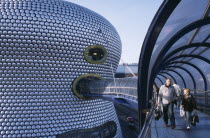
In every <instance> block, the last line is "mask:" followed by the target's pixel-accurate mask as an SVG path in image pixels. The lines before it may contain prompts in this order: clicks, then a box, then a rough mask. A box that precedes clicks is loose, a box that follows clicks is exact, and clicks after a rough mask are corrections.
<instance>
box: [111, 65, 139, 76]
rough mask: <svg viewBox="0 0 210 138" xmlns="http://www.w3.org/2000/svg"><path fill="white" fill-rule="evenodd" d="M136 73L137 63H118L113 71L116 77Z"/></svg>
mask: <svg viewBox="0 0 210 138" xmlns="http://www.w3.org/2000/svg"><path fill="white" fill-rule="evenodd" d="M133 74H134V75H136V76H137V75H138V63H132V64H119V65H118V67H117V71H116V73H115V77H116V78H124V77H133V76H134V75H133Z"/></svg>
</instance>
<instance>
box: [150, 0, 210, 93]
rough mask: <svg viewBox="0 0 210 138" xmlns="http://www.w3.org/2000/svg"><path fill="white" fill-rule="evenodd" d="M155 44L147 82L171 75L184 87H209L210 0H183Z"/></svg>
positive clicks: (159, 81) (209, 88) (161, 81)
mask: <svg viewBox="0 0 210 138" xmlns="http://www.w3.org/2000/svg"><path fill="white" fill-rule="evenodd" d="M163 6H164V5H163ZM153 22H154V21H153ZM156 26H158V24H156ZM148 45H149V44H147V46H148ZM153 47H154V48H153V50H152V55H151V59H150V61H149V67H148V82H149V80H150V82H151V80H155V82H156V83H157V85H158V86H160V85H162V84H163V83H164V82H165V78H171V79H172V81H176V82H177V83H178V84H179V85H180V86H181V87H182V88H185V87H186V88H190V89H192V90H194V89H197V90H205V91H207V90H210V0H202V1H200V0H182V1H180V2H179V3H178V5H177V6H176V7H175V9H174V10H173V12H172V13H171V14H170V16H169V17H168V19H167V21H166V22H165V24H164V25H163V27H162V29H161V31H160V33H159V35H158V37H157V41H156V43H155V45H154V46H153ZM153 76H156V78H155V77H154V78H153ZM151 78H153V79H151ZM148 86H149V85H148Z"/></svg>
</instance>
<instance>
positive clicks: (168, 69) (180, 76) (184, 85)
mask: <svg viewBox="0 0 210 138" xmlns="http://www.w3.org/2000/svg"><path fill="white" fill-rule="evenodd" d="M165 70H168V71H171V72H174V73H176V74H177V75H178V76H179V77H180V78H181V79H182V81H183V83H184V87H185V88H186V82H185V80H184V78H183V77H182V75H180V74H179V73H178V72H177V71H175V70H172V69H165ZM160 73H161V72H160Z"/></svg>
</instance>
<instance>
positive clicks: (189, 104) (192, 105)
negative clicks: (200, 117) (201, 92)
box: [181, 89, 197, 130]
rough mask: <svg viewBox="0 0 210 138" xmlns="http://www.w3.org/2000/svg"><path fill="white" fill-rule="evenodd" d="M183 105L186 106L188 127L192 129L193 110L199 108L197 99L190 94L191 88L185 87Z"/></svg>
mask: <svg viewBox="0 0 210 138" xmlns="http://www.w3.org/2000/svg"><path fill="white" fill-rule="evenodd" d="M181 106H182V107H183V108H184V111H185V116H186V125H187V129H188V130H189V129H190V126H191V122H192V119H191V118H192V117H191V116H192V111H193V110H197V105H196V102H195V99H194V97H193V95H192V94H190V90H189V89H184V96H183V99H182V102H181Z"/></svg>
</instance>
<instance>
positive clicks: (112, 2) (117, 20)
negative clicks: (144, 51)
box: [67, 0, 162, 63]
mask: <svg viewBox="0 0 210 138" xmlns="http://www.w3.org/2000/svg"><path fill="white" fill-rule="evenodd" d="M67 1H70V2H73V3H76V4H78V5H81V6H84V7H86V8H88V9H91V10H93V11H95V12H97V13H99V14H100V15H102V16H104V17H105V18H106V19H108V20H109V21H110V22H111V23H112V24H113V25H114V27H115V28H116V29H117V31H118V33H119V35H120V38H121V41H122V56H121V58H122V60H123V61H124V62H125V63H138V60H139V55H140V51H141V46H142V43H143V41H144V37H145V35H146V33H147V30H148V27H149V25H150V23H151V21H152V19H153V17H154V15H155V13H156V11H157V10H158V8H159V6H160V5H161V3H162V0H67Z"/></svg>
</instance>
